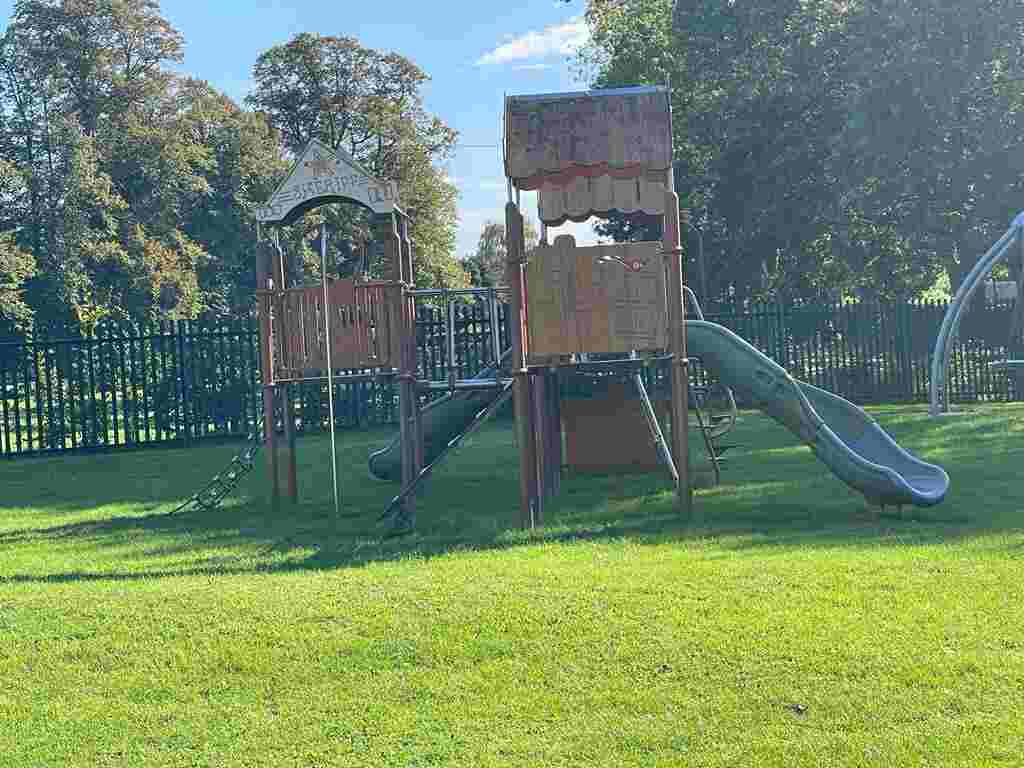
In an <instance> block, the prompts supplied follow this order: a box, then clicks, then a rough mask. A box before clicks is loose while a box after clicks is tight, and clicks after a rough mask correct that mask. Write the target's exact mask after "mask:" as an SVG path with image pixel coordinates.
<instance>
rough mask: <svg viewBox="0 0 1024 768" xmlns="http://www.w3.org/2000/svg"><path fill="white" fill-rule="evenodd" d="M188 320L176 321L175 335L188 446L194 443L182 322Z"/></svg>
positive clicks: (182, 416) (185, 436)
mask: <svg viewBox="0 0 1024 768" xmlns="http://www.w3.org/2000/svg"><path fill="white" fill-rule="evenodd" d="M186 322H188V321H186V320H175V321H174V335H175V339H176V342H177V344H176V346H177V348H178V354H177V355H175V357H176V358H177V372H176V373H177V376H178V381H179V382H180V383H181V386H180V390H181V428H182V442H184V444H185V445H186V446H187V445H191V444H192V428H191V426H190V425H189V418H188V378H187V377H186V375H185V374H186V371H185V334H184V333H183V332H182V323H186ZM186 330H187V329H186Z"/></svg>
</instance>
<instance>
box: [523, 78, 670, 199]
mask: <svg viewBox="0 0 1024 768" xmlns="http://www.w3.org/2000/svg"><path fill="white" fill-rule="evenodd" d="M671 166H672V118H671V112H670V109H669V95H668V90H667V89H666V88H664V87H661V86H653V87H651V86H645V87H635V88H614V89H607V90H593V91H578V92H574V93H552V94H540V95H531V96H508V97H507V98H506V100H505V175H506V176H507V177H508V178H510V179H512V180H513V182H514V183H515V185H516V187H517V188H518V189H522V190H528V189H537V188H538V187H540V186H541V185H542V184H544V183H545V182H547V183H549V184H555V185H557V186H565V185H566V184H568V183H569V182H570V181H572V179H574V178H577V177H580V176H589V177H595V176H610V177H611V178H614V179H624V178H639V177H641V176H643V175H644V174H646V173H648V172H651V171H667V170H668V169H669V168H671Z"/></svg>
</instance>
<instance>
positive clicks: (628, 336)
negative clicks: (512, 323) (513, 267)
mask: <svg viewBox="0 0 1024 768" xmlns="http://www.w3.org/2000/svg"><path fill="white" fill-rule="evenodd" d="M526 280H527V297H528V301H529V311H528V313H527V316H528V321H529V333H530V344H529V350H530V358H531V360H534V361H540V360H542V359H546V358H551V357H556V356H563V355H570V354H574V353H579V352H591V353H618V352H629V351H630V350H632V349H637V350H652V349H663V348H665V347H666V346H667V344H668V329H667V318H666V304H665V271H664V266H663V263H662V258H661V243H621V244H617V245H595V246H587V247H584V248H577V247H576V241H575V240H574V239H573V237H572V236H571V235H562V236H560V237H558V238H556V239H555V242H554V244H553V245H541V246H539V247H538V248H537V249H536V250H534V251H533V253H532V254H531V255H530V261H529V265H528V267H527V270H526Z"/></svg>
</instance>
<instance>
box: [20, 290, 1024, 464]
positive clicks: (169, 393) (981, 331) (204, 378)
mask: <svg viewBox="0 0 1024 768" xmlns="http://www.w3.org/2000/svg"><path fill="white" fill-rule="evenodd" d="M945 311H946V305H945V304H943V303H929V302H923V303H902V304H874V303H870V304H869V303H859V304H846V305H827V304H818V305H811V306H782V305H764V306H758V307H754V308H751V309H749V310H748V311H746V312H743V313H719V314H709V315H708V316H707V319H708V320H711V321H714V322H717V323H720V324H722V325H724V326H726V327H728V328H730V329H732V330H734V331H736V332H737V333H738V334H739V335H741V336H742V337H743V338H745V339H747V340H748V341H749V342H750V343H751V344H753V345H754V346H756V347H758V348H759V349H761V350H762V351H764V352H765V353H766V354H768V355H769V356H771V357H772V358H774V359H775V360H776V361H778V362H779V363H780V364H781V365H783V366H784V367H785V368H786V369H787V370H789V371H790V372H791V373H792V374H793V375H794V376H796V377H797V378H799V379H803V380H804V381H808V382H810V383H812V384H815V385H817V386H821V387H824V388H825V389H828V390H831V391H833V392H835V393H836V394H839V395H842V396H843V397H846V398H848V399H850V400H853V401H854V402H858V403H881V402H924V401H926V400H927V397H928V378H929V362H930V357H931V351H932V350H931V348H932V345H933V344H934V341H935V336H936V334H937V332H938V328H939V324H940V323H941V321H942V317H943V314H944V313H945ZM1011 313H1012V304H1011V305H993V306H989V307H986V308H985V309H984V311H977V312H973V313H971V314H969V315H968V316H966V317H965V318H964V321H963V325H962V327H961V333H960V339H959V341H958V342H957V345H956V347H955V349H954V351H953V355H952V362H951V370H950V376H949V380H950V399H951V400H952V401H953V402H961V403H963V402H981V401H1010V400H1017V399H1018V398H1019V397H1020V394H1021V392H1022V391H1024V387H1021V384H1024V382H1017V380H1016V379H1015V377H1013V376H1008V375H1007V374H1006V373H1003V372H999V371H996V370H994V369H992V368H991V366H990V363H992V362H994V361H996V360H1001V359H1004V358H1005V357H1006V356H1007V355H1010V354H1013V349H1012V348H1011V345H1010V344H1009V328H1010V324H1011ZM417 320H418V333H417V343H418V348H419V365H420V374H421V376H423V377H425V378H431V379H435V380H439V381H441V380H444V379H446V378H447V376H448V371H449V367H450V366H452V365H454V367H455V368H456V370H457V373H458V376H459V377H462V378H464V377H469V376H472V375H474V374H475V373H476V372H477V371H479V370H480V369H481V368H482V367H484V366H486V365H488V364H490V363H492V362H494V353H493V342H492V336H491V318H490V314H489V312H488V311H487V307H486V305H485V304H483V303H476V302H469V303H465V304H459V305H457V306H456V308H455V345H454V346H455V357H454V359H453V360H449V349H448V340H447V333H446V330H447V328H446V319H445V316H444V314H443V312H442V311H441V310H440V309H438V308H432V307H429V306H425V307H420V308H419V310H418V318H417ZM499 334H500V345H501V347H502V348H505V347H507V346H508V344H509V329H508V324H507V322H506V315H505V307H504V306H503V307H501V311H500V312H499ZM1018 354H1019V352H1018ZM693 370H694V378H695V380H696V381H698V382H700V383H706V381H707V380H708V374H707V372H705V371H703V370H702V369H701V367H700V364H699V361H697V362H696V363H695V365H694V366H693ZM260 396H261V395H260V387H259V345H258V331H257V328H256V325H255V323H254V322H252V321H249V320H246V321H242V322H239V323H235V324H233V325H229V326H218V327H210V326H206V325H200V324H196V323H190V322H178V323H173V324H166V325H162V326H159V327H153V328H144V329H134V328H124V327H117V328H108V329H104V330H101V331H100V332H99V333H97V334H96V335H94V336H92V337H89V338H63V339H39V338H37V339H34V340H32V341H4V342H0V454H2V455H5V456H20V455H33V454H36V455H38V454H46V453H55V452H63V451H72V450H102V449H111V448H119V447H137V446H144V445H161V444H168V443H177V444H188V443H190V442H191V441H195V440H206V439H211V438H217V437H235V436H241V435H244V434H246V432H248V431H249V429H250V428H251V426H252V425H253V424H254V423H255V422H256V417H257V414H258V413H259V403H260ZM297 402H298V415H299V429H300V431H306V432H310V431H320V430H324V429H326V428H327V427H328V423H329V418H328V415H327V411H328V409H327V392H326V386H325V385H324V384H322V383H317V382H308V383H304V384H302V385H301V386H300V387H299V388H298V395H297ZM396 413H397V393H396V391H395V389H394V388H393V386H392V385H391V384H389V383H388V382H386V381H383V380H381V381H364V382H358V383H346V384H337V385H336V390H335V422H336V426H338V427H340V428H359V427H366V426H375V425H384V424H391V423H393V422H394V419H395V415H396Z"/></svg>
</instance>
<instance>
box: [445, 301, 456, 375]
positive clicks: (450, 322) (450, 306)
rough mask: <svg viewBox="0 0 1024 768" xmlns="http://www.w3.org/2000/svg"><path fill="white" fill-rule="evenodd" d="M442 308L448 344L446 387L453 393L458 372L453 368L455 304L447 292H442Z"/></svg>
mask: <svg viewBox="0 0 1024 768" xmlns="http://www.w3.org/2000/svg"><path fill="white" fill-rule="evenodd" d="M444 308H445V313H446V314H447V317H446V318H445V320H446V325H447V327H446V329H445V331H446V332H445V336H446V337H447V338H446V339H445V341H447V342H448V386H449V387H450V388H451V389H452V390H453V391H454V389H455V380H456V379H457V378H458V372H457V369H456V366H455V304H454V303H453V302H452V297H451V296H450V295H449V294H448V291H445V292H444Z"/></svg>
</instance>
